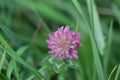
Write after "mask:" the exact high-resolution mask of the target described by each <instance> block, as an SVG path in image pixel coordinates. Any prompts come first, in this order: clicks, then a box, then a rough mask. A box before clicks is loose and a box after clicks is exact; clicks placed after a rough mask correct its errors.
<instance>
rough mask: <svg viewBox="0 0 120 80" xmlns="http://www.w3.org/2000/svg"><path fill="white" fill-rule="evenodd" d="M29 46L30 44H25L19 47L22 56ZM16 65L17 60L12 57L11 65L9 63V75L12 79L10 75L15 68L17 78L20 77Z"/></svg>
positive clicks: (18, 51) (19, 53)
mask: <svg viewBox="0 0 120 80" xmlns="http://www.w3.org/2000/svg"><path fill="white" fill-rule="evenodd" d="M27 48H28V46H23V47H21V48H19V49H18V50H17V53H18V55H19V56H21V55H22V54H23V53H24V51H25V50H26V49H27ZM16 66H17V65H16V62H15V60H14V59H12V60H11V61H10V63H9V65H8V68H7V76H8V78H9V79H10V76H11V74H12V72H13V69H14V70H15V73H16V75H17V79H18V77H19V76H18V74H17V67H16Z"/></svg>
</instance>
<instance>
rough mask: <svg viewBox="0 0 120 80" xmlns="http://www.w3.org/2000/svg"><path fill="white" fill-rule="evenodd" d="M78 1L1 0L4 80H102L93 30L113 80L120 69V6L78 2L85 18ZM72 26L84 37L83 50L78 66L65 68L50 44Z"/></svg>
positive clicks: (114, 0)
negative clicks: (56, 33) (51, 37)
mask: <svg viewBox="0 0 120 80" xmlns="http://www.w3.org/2000/svg"><path fill="white" fill-rule="evenodd" d="M75 1H76V0H0V35H1V36H2V37H1V39H0V45H1V47H0V80H37V79H38V80H44V79H46V80H99V79H100V78H99V77H98V75H97V73H98V72H97V71H96V70H95V69H96V68H95V67H96V66H95V63H94V61H95V60H94V56H93V52H92V51H94V48H93V47H92V45H91V44H92V43H91V38H90V36H89V34H90V33H89V30H88V29H87V27H86V26H88V25H87V24H89V25H90V26H89V29H90V30H91V32H92V35H93V36H94V37H95V40H96V41H95V44H96V45H97V47H96V48H97V51H98V53H99V54H98V55H99V57H100V62H101V64H102V68H103V75H104V77H105V80H107V79H108V77H109V76H110V73H111V71H112V70H113V68H114V67H115V66H116V65H118V64H119V63H120V0H94V1H93V0H77V1H78V4H79V5H80V7H81V9H80V8H79V9H80V11H81V12H82V13H83V15H80V14H79V10H78V9H77V8H76V6H78V5H77V3H75ZM89 2H90V3H89ZM94 8H95V9H94ZM92 11H93V12H92ZM85 19H86V20H85ZM92 21H93V22H94V24H92ZM66 25H69V26H70V29H71V30H73V31H76V30H77V31H79V32H80V33H81V41H80V42H81V44H82V46H81V47H79V48H78V49H77V50H78V55H79V59H78V60H71V61H69V60H68V62H66V63H63V61H58V60H57V59H55V60H54V59H52V58H51V56H50V54H49V53H48V50H49V49H48V47H47V43H46V39H48V34H51V33H52V32H54V31H56V30H57V28H59V27H61V26H66ZM92 25H94V27H92ZM2 38H3V39H2ZM7 45H10V46H9V47H8V46H7ZM92 48H93V50H92ZM12 51H13V52H12ZM5 53H8V54H5ZM12 54H13V55H12ZM14 54H15V55H14ZM16 54H17V55H16ZM18 55H19V56H20V55H21V56H20V57H19V56H18ZM16 56H17V57H16ZM17 59H18V60H17ZM56 63H57V64H56ZM27 64H28V65H27ZM61 64H64V65H62V66H61ZM29 65H30V66H31V67H29ZM98 66H99V65H98ZM37 71H39V72H40V73H39V75H41V77H38V78H37V75H38V73H37ZM116 71H117V70H116V69H115V71H114V72H113V75H112V76H111V80H114V76H115V74H116ZM34 74H35V75H36V76H35V75H34ZM98 74H99V73H98ZM118 74H119V75H120V72H118ZM39 75H38V76H39ZM118 80H120V78H119V77H118Z"/></svg>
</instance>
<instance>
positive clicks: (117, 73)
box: [115, 64, 120, 80]
mask: <svg viewBox="0 0 120 80" xmlns="http://www.w3.org/2000/svg"><path fill="white" fill-rule="evenodd" d="M119 76H120V64H119V66H118V69H117V72H116V75H115V80H119V79H118V77H119Z"/></svg>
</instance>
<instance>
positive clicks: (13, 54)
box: [0, 35, 43, 79]
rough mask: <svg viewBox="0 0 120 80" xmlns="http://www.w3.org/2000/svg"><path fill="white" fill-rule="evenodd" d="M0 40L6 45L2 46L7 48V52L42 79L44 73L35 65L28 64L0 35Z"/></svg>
mask: <svg viewBox="0 0 120 80" xmlns="http://www.w3.org/2000/svg"><path fill="white" fill-rule="evenodd" d="M0 42H1V44H2V45H4V46H6V48H4V47H2V46H0V47H1V48H2V49H3V50H6V52H7V53H8V54H9V55H10V56H11V57H12V58H13V59H15V61H17V62H19V63H21V64H23V65H24V67H26V68H27V69H29V70H30V71H31V72H32V73H33V74H34V75H36V77H37V78H38V79H41V77H43V76H42V75H40V74H39V72H37V71H36V70H35V69H34V68H33V67H31V66H30V65H28V64H27V63H26V62H25V61H24V60H23V59H22V58H21V57H19V56H18V54H17V53H16V52H15V51H14V50H13V49H12V48H11V47H10V46H9V45H8V44H7V43H6V41H5V40H4V39H3V37H2V36H1V35H0Z"/></svg>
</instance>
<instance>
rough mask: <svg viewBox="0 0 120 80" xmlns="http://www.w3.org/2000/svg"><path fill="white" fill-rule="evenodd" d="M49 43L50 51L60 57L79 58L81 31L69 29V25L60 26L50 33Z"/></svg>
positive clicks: (54, 55)
mask: <svg viewBox="0 0 120 80" xmlns="http://www.w3.org/2000/svg"><path fill="white" fill-rule="evenodd" d="M46 41H47V43H48V48H49V49H50V51H49V53H50V54H52V55H53V57H57V58H58V59H63V58H75V59H77V58H78V52H77V50H76V48H78V47H79V46H80V45H81V44H80V33H79V32H73V31H70V30H69V26H65V27H64V26H62V27H60V28H58V30H57V31H55V32H54V33H53V34H49V39H47V40H46Z"/></svg>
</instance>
